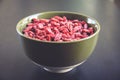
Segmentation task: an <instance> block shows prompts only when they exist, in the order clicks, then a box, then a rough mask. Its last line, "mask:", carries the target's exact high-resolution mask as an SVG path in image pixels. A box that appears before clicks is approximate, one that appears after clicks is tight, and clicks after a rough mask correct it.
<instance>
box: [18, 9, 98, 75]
mask: <svg viewBox="0 0 120 80" xmlns="http://www.w3.org/2000/svg"><path fill="white" fill-rule="evenodd" d="M53 16H66V17H67V18H69V19H78V20H83V21H86V22H87V23H88V25H89V26H91V27H93V28H94V30H95V33H94V34H93V35H91V36H89V37H87V38H83V39H80V40H77V41H64V42H55V41H51V42H50V41H40V40H36V39H32V38H29V37H26V36H25V35H24V34H23V33H22V31H23V29H24V28H25V27H26V24H27V23H29V22H31V19H33V18H38V19H40V18H51V17H53ZM16 30H17V33H18V34H19V36H20V37H21V42H22V46H23V48H24V51H25V54H26V56H27V57H28V58H29V59H30V60H31V61H32V62H34V63H35V64H37V65H39V66H41V67H42V68H43V69H45V70H47V71H50V72H55V73H65V72H68V71H70V70H72V69H73V68H75V67H77V66H79V65H81V64H82V63H84V62H85V61H86V60H87V59H88V58H89V57H90V55H91V54H92V52H93V50H94V48H95V46H96V43H97V39H98V35H99V32H100V25H99V23H98V22H97V21H96V20H95V19H94V18H92V17H89V16H87V15H85V14H82V13H77V12H68V11H49V12H42V13H37V14H33V15H30V16H28V17H25V18H23V19H22V20H20V21H19V22H18V24H17V26H16Z"/></svg>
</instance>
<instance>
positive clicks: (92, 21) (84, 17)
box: [17, 11, 100, 36]
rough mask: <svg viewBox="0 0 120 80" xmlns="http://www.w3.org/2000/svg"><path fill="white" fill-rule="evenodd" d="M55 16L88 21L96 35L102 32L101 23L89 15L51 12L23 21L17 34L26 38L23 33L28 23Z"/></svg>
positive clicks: (18, 25)
mask: <svg viewBox="0 0 120 80" xmlns="http://www.w3.org/2000/svg"><path fill="white" fill-rule="evenodd" d="M53 16H61V17H62V16H66V17H67V18H68V19H70V20H73V19H78V20H80V21H86V22H87V23H88V25H89V26H91V27H93V28H94V30H95V33H94V34H96V33H98V32H99V30H100V25H99V23H98V22H97V21H96V20H95V19H93V18H91V17H89V16H87V15H84V14H81V13H75V12H67V11H51V12H43V13H38V14H34V15H30V16H28V17H26V18H24V19H22V20H21V21H20V22H19V23H18V24H17V32H18V33H19V34H20V35H22V36H24V35H23V33H22V31H23V29H24V28H25V27H26V25H27V23H29V22H31V19H33V18H37V19H42V18H45V19H49V18H51V17H53Z"/></svg>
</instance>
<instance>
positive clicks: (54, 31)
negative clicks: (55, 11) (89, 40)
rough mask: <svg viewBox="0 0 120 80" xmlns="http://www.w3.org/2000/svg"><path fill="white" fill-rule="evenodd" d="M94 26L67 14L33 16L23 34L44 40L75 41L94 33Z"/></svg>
mask: <svg viewBox="0 0 120 80" xmlns="http://www.w3.org/2000/svg"><path fill="white" fill-rule="evenodd" d="M94 32H95V31H94V29H93V27H90V26H88V23H87V22H85V21H79V20H78V19H74V20H70V19H68V18H67V17H66V16H63V17H61V16H53V17H52V18H50V19H36V18H33V19H32V20H31V22H30V23H28V24H27V25H26V28H25V29H24V30H23V34H24V35H25V36H27V37H30V38H33V39H37V40H43V41H59V42H61V41H75V40H79V39H82V38H86V37H88V36H90V35H92V34H94Z"/></svg>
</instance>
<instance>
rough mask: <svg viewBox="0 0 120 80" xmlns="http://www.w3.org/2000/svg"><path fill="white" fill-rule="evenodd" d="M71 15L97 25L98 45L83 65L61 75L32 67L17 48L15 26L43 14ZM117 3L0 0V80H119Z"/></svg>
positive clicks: (105, 0)
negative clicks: (98, 28)
mask: <svg viewBox="0 0 120 80" xmlns="http://www.w3.org/2000/svg"><path fill="white" fill-rule="evenodd" d="M55 10H56V11H72V12H79V13H84V14H86V15H89V16H91V17H94V18H95V19H96V20H97V21H98V22H99V23H100V25H101V32H100V35H99V39H98V44H97V46H96V48H95V50H94V52H93V54H92V55H91V57H90V58H89V59H88V60H87V61H86V63H84V64H83V65H81V66H79V67H77V68H76V69H74V70H72V71H70V72H68V73H65V74H54V73H49V72H46V71H44V70H43V69H41V68H40V67H38V66H36V65H34V64H33V63H32V62H31V61H30V60H29V59H28V58H27V57H26V56H25V52H24V50H23V48H22V46H21V43H20V40H19V37H18V34H17V32H16V24H17V22H18V21H19V20H21V19H22V18H24V17H26V16H29V15H32V14H36V13H40V12H45V11H55ZM119 32H120V0H0V80H120V60H119V59H120V47H119V43H120V42H119V41H120V35H119Z"/></svg>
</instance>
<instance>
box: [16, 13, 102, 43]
mask: <svg viewBox="0 0 120 80" xmlns="http://www.w3.org/2000/svg"><path fill="white" fill-rule="evenodd" d="M49 13H66V14H74V15H81V16H84V17H87V18H90V19H92V20H94V21H95V23H96V24H97V25H98V26H97V30H96V32H95V33H94V34H92V35H90V36H88V37H86V38H83V39H79V40H73V41H43V40H38V39H34V38H30V37H27V36H25V35H24V34H22V33H21V32H20V30H19V27H20V26H19V24H20V23H21V22H22V21H23V20H24V19H26V18H28V17H30V16H33V15H42V14H49ZM100 29H101V28H100V24H99V22H98V21H97V20H96V19H94V18H93V17H90V16H88V15H86V14H83V13H80V12H70V11H46V12H40V13H36V14H32V15H29V16H27V17H24V18H23V19H21V20H20V21H19V22H18V23H17V25H16V31H17V33H18V34H19V35H20V36H22V37H24V38H27V39H29V40H33V41H38V42H43V43H74V42H81V41H85V40H88V39H90V38H92V37H94V36H95V35H97V34H98V33H99V32H100Z"/></svg>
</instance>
